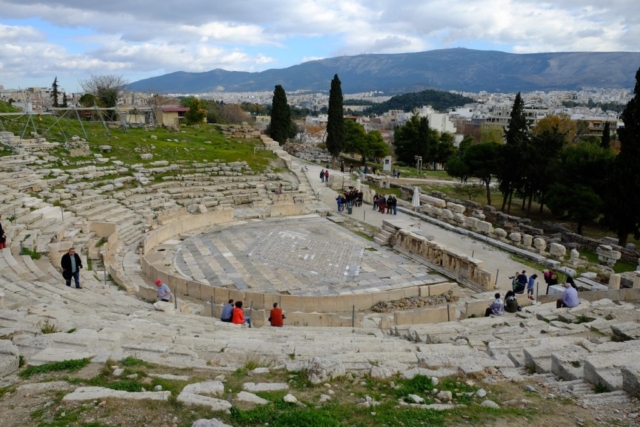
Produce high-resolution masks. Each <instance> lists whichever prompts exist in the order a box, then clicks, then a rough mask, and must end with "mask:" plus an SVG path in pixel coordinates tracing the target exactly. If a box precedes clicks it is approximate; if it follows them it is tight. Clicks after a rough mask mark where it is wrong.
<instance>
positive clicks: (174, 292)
mask: <svg viewBox="0 0 640 427" xmlns="http://www.w3.org/2000/svg"><path fill="white" fill-rule="evenodd" d="M173 308H175V309H176V310H177V309H178V285H176V288H175V289H174V290H173Z"/></svg>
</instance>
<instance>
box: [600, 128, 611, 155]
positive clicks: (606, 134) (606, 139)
mask: <svg viewBox="0 0 640 427" xmlns="http://www.w3.org/2000/svg"><path fill="white" fill-rule="evenodd" d="M600 146H601V147H602V148H604V149H605V150H608V149H609V148H610V147H611V130H610V129H609V122H604V129H603V130H602V138H601V139H600Z"/></svg>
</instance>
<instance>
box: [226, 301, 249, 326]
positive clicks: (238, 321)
mask: <svg viewBox="0 0 640 427" xmlns="http://www.w3.org/2000/svg"><path fill="white" fill-rule="evenodd" d="M231 323H233V324H234V325H244V324H245V323H246V324H247V325H248V326H249V327H251V318H250V317H248V316H247V317H245V316H244V310H242V301H236V306H235V308H234V309H233V314H232V315H231Z"/></svg>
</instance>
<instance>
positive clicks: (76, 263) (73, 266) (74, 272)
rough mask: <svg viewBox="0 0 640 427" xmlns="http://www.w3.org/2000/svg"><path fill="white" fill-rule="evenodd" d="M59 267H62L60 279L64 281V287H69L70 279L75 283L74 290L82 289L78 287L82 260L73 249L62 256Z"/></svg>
mask: <svg viewBox="0 0 640 427" xmlns="http://www.w3.org/2000/svg"><path fill="white" fill-rule="evenodd" d="M60 267H62V277H64V279H65V281H66V285H67V286H69V287H71V279H72V278H73V280H74V281H75V282H76V289H82V286H80V269H81V268H82V260H81V259H80V256H79V255H78V254H77V253H76V250H75V248H71V249H69V252H67V253H66V254H64V255H63V256H62V259H61V260H60Z"/></svg>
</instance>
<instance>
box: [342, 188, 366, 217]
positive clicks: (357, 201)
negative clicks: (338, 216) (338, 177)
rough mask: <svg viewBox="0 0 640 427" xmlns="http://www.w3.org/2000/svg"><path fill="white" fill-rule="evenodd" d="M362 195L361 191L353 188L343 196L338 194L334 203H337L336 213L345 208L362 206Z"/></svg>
mask: <svg viewBox="0 0 640 427" xmlns="http://www.w3.org/2000/svg"><path fill="white" fill-rule="evenodd" d="M363 196H364V194H363V193H362V191H358V190H356V189H355V188H354V189H352V190H349V191H345V192H344V193H343V194H338V197H336V202H337V203H338V212H342V211H343V210H344V207H345V205H346V206H355V207H360V206H362V197H363Z"/></svg>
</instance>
